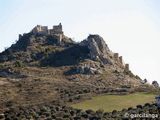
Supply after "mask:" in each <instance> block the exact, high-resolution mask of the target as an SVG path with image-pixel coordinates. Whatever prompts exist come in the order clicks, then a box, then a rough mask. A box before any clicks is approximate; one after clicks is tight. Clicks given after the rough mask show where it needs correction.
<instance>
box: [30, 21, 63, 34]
mask: <svg viewBox="0 0 160 120" xmlns="http://www.w3.org/2000/svg"><path fill="white" fill-rule="evenodd" d="M31 32H32V33H33V34H42V35H55V34H56V35H61V34H63V31H62V25H61V23H60V24H59V25H55V26H53V29H48V27H47V26H41V25H37V26H36V27H35V28H33V29H32V31H31Z"/></svg>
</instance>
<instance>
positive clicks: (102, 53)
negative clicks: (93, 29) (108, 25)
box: [79, 35, 129, 70]
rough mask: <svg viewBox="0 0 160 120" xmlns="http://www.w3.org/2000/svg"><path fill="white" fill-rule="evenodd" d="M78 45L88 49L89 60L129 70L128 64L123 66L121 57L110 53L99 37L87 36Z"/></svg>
mask: <svg viewBox="0 0 160 120" xmlns="http://www.w3.org/2000/svg"><path fill="white" fill-rule="evenodd" d="M79 45H80V46H87V47H88V49H89V51H90V52H89V57H90V59H92V60H94V61H99V62H101V63H102V64H110V65H118V66H119V67H121V68H123V69H125V70H129V64H125V63H124V61H123V58H122V56H120V57H119V54H118V53H113V52H111V50H110V49H109V47H108V45H107V44H106V43H105V41H104V39H103V38H102V37H101V36H99V35H89V36H88V38H87V39H86V40H83V41H82V42H80V43H79Z"/></svg>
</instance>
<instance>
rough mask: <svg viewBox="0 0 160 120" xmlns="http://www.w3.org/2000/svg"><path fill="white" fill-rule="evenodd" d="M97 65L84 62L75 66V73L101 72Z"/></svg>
mask: <svg viewBox="0 0 160 120" xmlns="http://www.w3.org/2000/svg"><path fill="white" fill-rule="evenodd" d="M98 69H99V66H98V65H95V64H93V63H84V64H81V65H79V66H78V67H77V70H76V73H78V74H102V73H101V71H100V70H98Z"/></svg>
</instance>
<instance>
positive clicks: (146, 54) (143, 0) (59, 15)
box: [0, 0, 160, 82]
mask: <svg viewBox="0 0 160 120" xmlns="http://www.w3.org/2000/svg"><path fill="white" fill-rule="evenodd" d="M0 16H1V19H0V51H3V50H4V48H5V47H9V46H10V45H11V44H12V43H14V42H15V41H16V40H17V39H18V35H19V34H23V33H28V32H29V31H30V30H31V29H32V28H33V27H34V26H36V25H37V24H39V25H44V26H49V28H52V26H53V25H56V24H59V23H60V22H61V23H62V25H63V30H64V34H65V35H66V36H68V37H71V38H74V40H75V41H81V40H83V39H85V38H86V37H87V36H88V34H99V35H101V36H102V37H103V38H104V39H105V40H106V43H107V44H108V46H109V47H110V49H111V50H112V51H113V52H119V54H120V55H122V56H123V58H124V61H125V62H126V63H129V64H130V69H131V70H132V71H133V73H134V74H137V75H139V76H140V77H141V78H142V79H144V78H147V79H148V80H149V81H153V80H157V81H159V82H160V76H159V74H160V62H159V61H160V56H159V51H160V47H159V43H160V41H159V39H160V22H159V20H160V0H1V1H0Z"/></svg>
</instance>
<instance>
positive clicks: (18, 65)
mask: <svg viewBox="0 0 160 120" xmlns="http://www.w3.org/2000/svg"><path fill="white" fill-rule="evenodd" d="M15 66H16V67H26V64H25V63H23V62H22V61H20V60H17V61H16V65H15Z"/></svg>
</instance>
